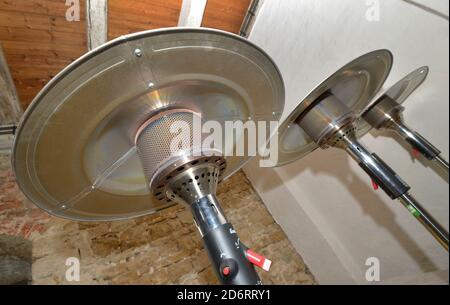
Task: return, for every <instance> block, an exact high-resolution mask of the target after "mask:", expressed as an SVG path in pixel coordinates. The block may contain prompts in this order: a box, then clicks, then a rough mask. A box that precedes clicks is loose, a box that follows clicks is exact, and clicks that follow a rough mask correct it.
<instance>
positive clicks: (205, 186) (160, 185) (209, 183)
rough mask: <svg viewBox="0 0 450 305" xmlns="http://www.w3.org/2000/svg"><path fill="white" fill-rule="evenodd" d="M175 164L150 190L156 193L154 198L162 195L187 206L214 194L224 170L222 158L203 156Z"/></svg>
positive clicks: (224, 165)
mask: <svg viewBox="0 0 450 305" xmlns="http://www.w3.org/2000/svg"><path fill="white" fill-rule="evenodd" d="M177 163H178V164H179V165H178V167H176V168H174V167H171V168H172V169H173V170H172V171H171V172H168V173H167V174H164V175H160V176H158V180H157V181H156V182H155V183H154V184H152V185H151V189H152V191H153V192H156V193H155V196H159V193H162V194H164V195H165V196H166V197H167V198H169V199H171V200H173V201H175V202H178V203H183V204H187V205H190V204H192V203H193V202H195V201H197V200H198V199H200V198H202V197H204V196H207V195H210V194H215V193H216V190H217V184H218V183H219V181H220V180H222V178H223V176H222V173H223V171H224V170H225V168H226V163H225V159H224V158H222V157H205V156H204V157H200V158H196V159H194V160H193V161H188V162H185V163H181V162H179V161H178V162H177Z"/></svg>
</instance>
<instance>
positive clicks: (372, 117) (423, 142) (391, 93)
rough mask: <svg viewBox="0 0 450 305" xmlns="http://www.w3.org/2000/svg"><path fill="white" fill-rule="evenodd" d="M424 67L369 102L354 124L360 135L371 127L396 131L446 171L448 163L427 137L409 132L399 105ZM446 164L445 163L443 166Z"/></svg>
mask: <svg viewBox="0 0 450 305" xmlns="http://www.w3.org/2000/svg"><path fill="white" fill-rule="evenodd" d="M428 71H429V69H428V67H426V66H424V67H420V68H419V69H416V70H414V71H413V72H411V73H410V74H408V75H407V76H406V77H404V78H403V79H401V80H400V81H399V82H397V83H396V84H395V85H394V86H392V87H391V88H390V89H389V90H388V91H387V92H386V93H385V94H383V96H381V97H380V98H378V99H377V100H376V101H375V102H374V103H372V104H371V105H370V106H369V107H368V108H367V109H366V110H365V111H364V112H363V119H364V120H360V122H359V124H358V125H359V126H358V135H359V136H362V135H363V134H365V133H366V132H368V131H369V130H370V129H371V128H372V127H373V128H377V129H388V130H393V131H396V132H397V133H398V134H399V135H400V136H401V137H402V138H404V139H405V140H406V141H408V142H409V143H410V144H411V145H412V146H413V148H415V149H417V150H418V151H419V152H421V153H422V155H424V156H425V157H426V158H427V159H429V160H434V159H436V158H437V157H438V158H439V160H437V161H436V162H437V163H438V164H439V165H440V166H441V167H442V168H443V169H444V170H445V171H447V173H448V162H447V161H445V160H443V159H442V157H440V156H439V154H440V153H441V152H440V151H439V150H438V149H437V148H436V147H434V146H433V145H432V144H431V143H430V142H429V141H428V140H427V139H425V138H424V137H422V136H421V135H420V134H419V133H417V132H415V131H413V130H412V129H410V128H409V127H408V126H406V124H405V123H404V121H403V117H402V112H403V111H404V109H405V108H404V107H403V106H402V105H401V104H402V103H403V102H404V101H405V100H406V98H407V97H408V96H409V95H410V94H411V93H412V92H413V91H414V90H415V89H417V88H418V87H419V86H420V85H421V84H422V83H423V82H424V81H425V79H426V77H427V75H428ZM446 164H447V166H446Z"/></svg>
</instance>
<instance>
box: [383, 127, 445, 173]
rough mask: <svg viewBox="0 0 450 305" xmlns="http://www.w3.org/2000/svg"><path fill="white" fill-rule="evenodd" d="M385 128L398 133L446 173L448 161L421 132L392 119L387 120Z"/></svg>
mask: <svg viewBox="0 0 450 305" xmlns="http://www.w3.org/2000/svg"><path fill="white" fill-rule="evenodd" d="M387 128H388V129H392V130H394V131H396V132H397V133H398V134H400V136H401V137H403V138H404V139H405V140H406V141H407V142H408V143H409V144H410V145H411V146H412V147H413V148H414V149H416V150H417V151H419V152H420V153H421V154H422V155H423V156H424V157H425V158H427V159H428V160H433V161H435V162H436V163H437V164H438V165H439V166H440V167H442V168H443V169H444V170H445V171H446V172H447V174H448V171H449V166H448V162H447V161H446V160H444V159H443V158H442V157H441V156H440V154H441V151H440V150H439V149H437V148H436V147H435V146H433V145H432V144H431V143H430V142H429V141H428V140H427V139H425V138H424V137H423V136H422V135H421V134H419V133H418V132H416V131H414V130H412V129H411V128H409V127H408V126H407V125H406V124H404V123H403V122H401V121H398V120H394V119H391V120H390V121H389V124H388V125H387Z"/></svg>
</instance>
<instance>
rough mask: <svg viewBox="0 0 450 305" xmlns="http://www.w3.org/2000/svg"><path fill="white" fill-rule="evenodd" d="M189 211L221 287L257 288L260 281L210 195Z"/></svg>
mask: <svg viewBox="0 0 450 305" xmlns="http://www.w3.org/2000/svg"><path fill="white" fill-rule="evenodd" d="M191 211H192V213H193V215H194V220H195V223H196V225H197V228H198V229H199V231H200V234H201V235H202V237H203V243H204V245H205V248H206V251H207V252H208V256H209V258H210V261H211V264H212V266H213V269H214V271H215V272H216V275H217V276H218V278H219V279H220V281H221V283H222V284H225V285H260V284H261V280H260V278H259V276H258V274H257V273H256V270H255V268H254V266H253V265H252V263H250V261H249V260H248V259H247V257H246V250H247V248H246V247H245V246H244V245H243V244H242V243H241V242H240V239H239V237H238V235H237V234H236V231H235V230H234V229H233V226H232V225H231V224H230V223H228V222H226V219H225V217H224V215H223V212H222V210H221V208H220V206H219V203H218V201H217V198H216V197H215V196H214V195H208V196H205V197H203V198H201V199H199V200H197V201H195V202H193V203H192V204H191Z"/></svg>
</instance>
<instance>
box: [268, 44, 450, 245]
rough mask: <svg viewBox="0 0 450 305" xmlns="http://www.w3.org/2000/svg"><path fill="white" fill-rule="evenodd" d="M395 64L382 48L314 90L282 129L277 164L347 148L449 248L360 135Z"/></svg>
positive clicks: (443, 235)
mask: <svg viewBox="0 0 450 305" xmlns="http://www.w3.org/2000/svg"><path fill="white" fill-rule="evenodd" d="M391 66H392V54H391V53H390V52H389V51H388V50H377V51H374V52H371V53H368V54H365V55H363V56H361V57H359V58H357V59H355V60H353V61H352V62H350V63H348V64H347V65H345V66H344V67H342V68H341V69H339V70H338V71H337V72H335V73H334V74H333V75H332V76H330V77H329V78H328V79H326V80H325V81H324V82H322V83H321V84H320V85H319V86H318V87H317V88H316V89H314V90H313V91H312V92H311V93H310V94H309V95H308V96H307V97H306V98H305V99H304V100H303V101H302V102H300V104H299V105H298V106H297V108H296V109H295V110H294V111H293V112H292V113H291V114H290V115H289V116H288V117H287V119H286V120H285V121H284V122H283V124H282V125H281V126H280V129H279V145H278V146H279V156H278V164H277V166H281V165H284V164H287V163H290V162H293V161H295V160H297V159H299V158H301V157H303V156H305V155H306V154H308V153H310V152H312V151H313V150H315V149H316V148H319V147H320V148H322V149H327V148H329V147H334V148H338V149H342V150H345V151H346V152H347V153H348V154H349V155H350V156H351V157H352V158H353V159H354V160H355V161H356V162H358V164H359V166H360V167H361V168H362V169H363V170H364V171H365V172H366V173H367V174H368V175H369V176H370V177H371V179H372V180H373V181H374V182H375V183H376V184H377V185H379V186H380V187H381V188H382V189H383V190H384V192H385V193H386V194H387V195H388V196H389V197H390V198H391V199H398V200H399V201H400V202H401V203H402V204H403V205H404V206H405V207H406V208H407V209H408V211H409V212H410V213H411V214H412V215H413V216H414V217H415V218H416V219H417V220H418V221H420V223H422V224H423V225H424V226H425V227H426V229H427V230H429V232H430V233H431V234H432V235H433V236H434V237H435V238H436V239H437V240H438V241H439V243H440V244H441V245H442V246H443V247H444V248H445V249H446V250H447V251H448V244H449V239H448V238H449V236H448V232H447V231H446V230H445V229H444V228H443V227H442V226H441V225H440V224H439V223H438V222H437V221H436V220H435V219H434V218H433V217H432V216H431V215H430V214H429V213H428V212H427V211H426V209H425V208H424V207H423V206H422V205H421V204H419V202H417V200H416V199H415V198H414V197H413V196H412V195H411V194H410V192H409V190H410V187H409V186H408V185H407V184H406V183H405V182H404V181H403V180H402V179H401V178H400V177H399V176H398V175H397V174H396V173H395V172H394V170H393V169H391V168H390V167H389V166H388V165H387V164H386V163H385V162H384V161H383V160H382V159H381V158H380V157H379V156H377V155H376V154H374V153H371V152H370V151H369V150H368V149H367V148H366V147H364V145H362V144H361V143H360V142H359V140H358V138H359V137H360V136H361V135H362V134H363V133H364V132H365V131H366V130H363V129H362V128H361V126H362V125H361V113H362V111H363V110H364V109H365V108H366V107H367V105H368V104H369V102H370V100H371V98H372V97H373V96H374V95H375V94H376V93H377V92H378V91H379V89H380V88H381V86H382V85H383V83H384V81H385V80H386V78H387V76H388V75H389V72H390V69H391Z"/></svg>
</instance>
